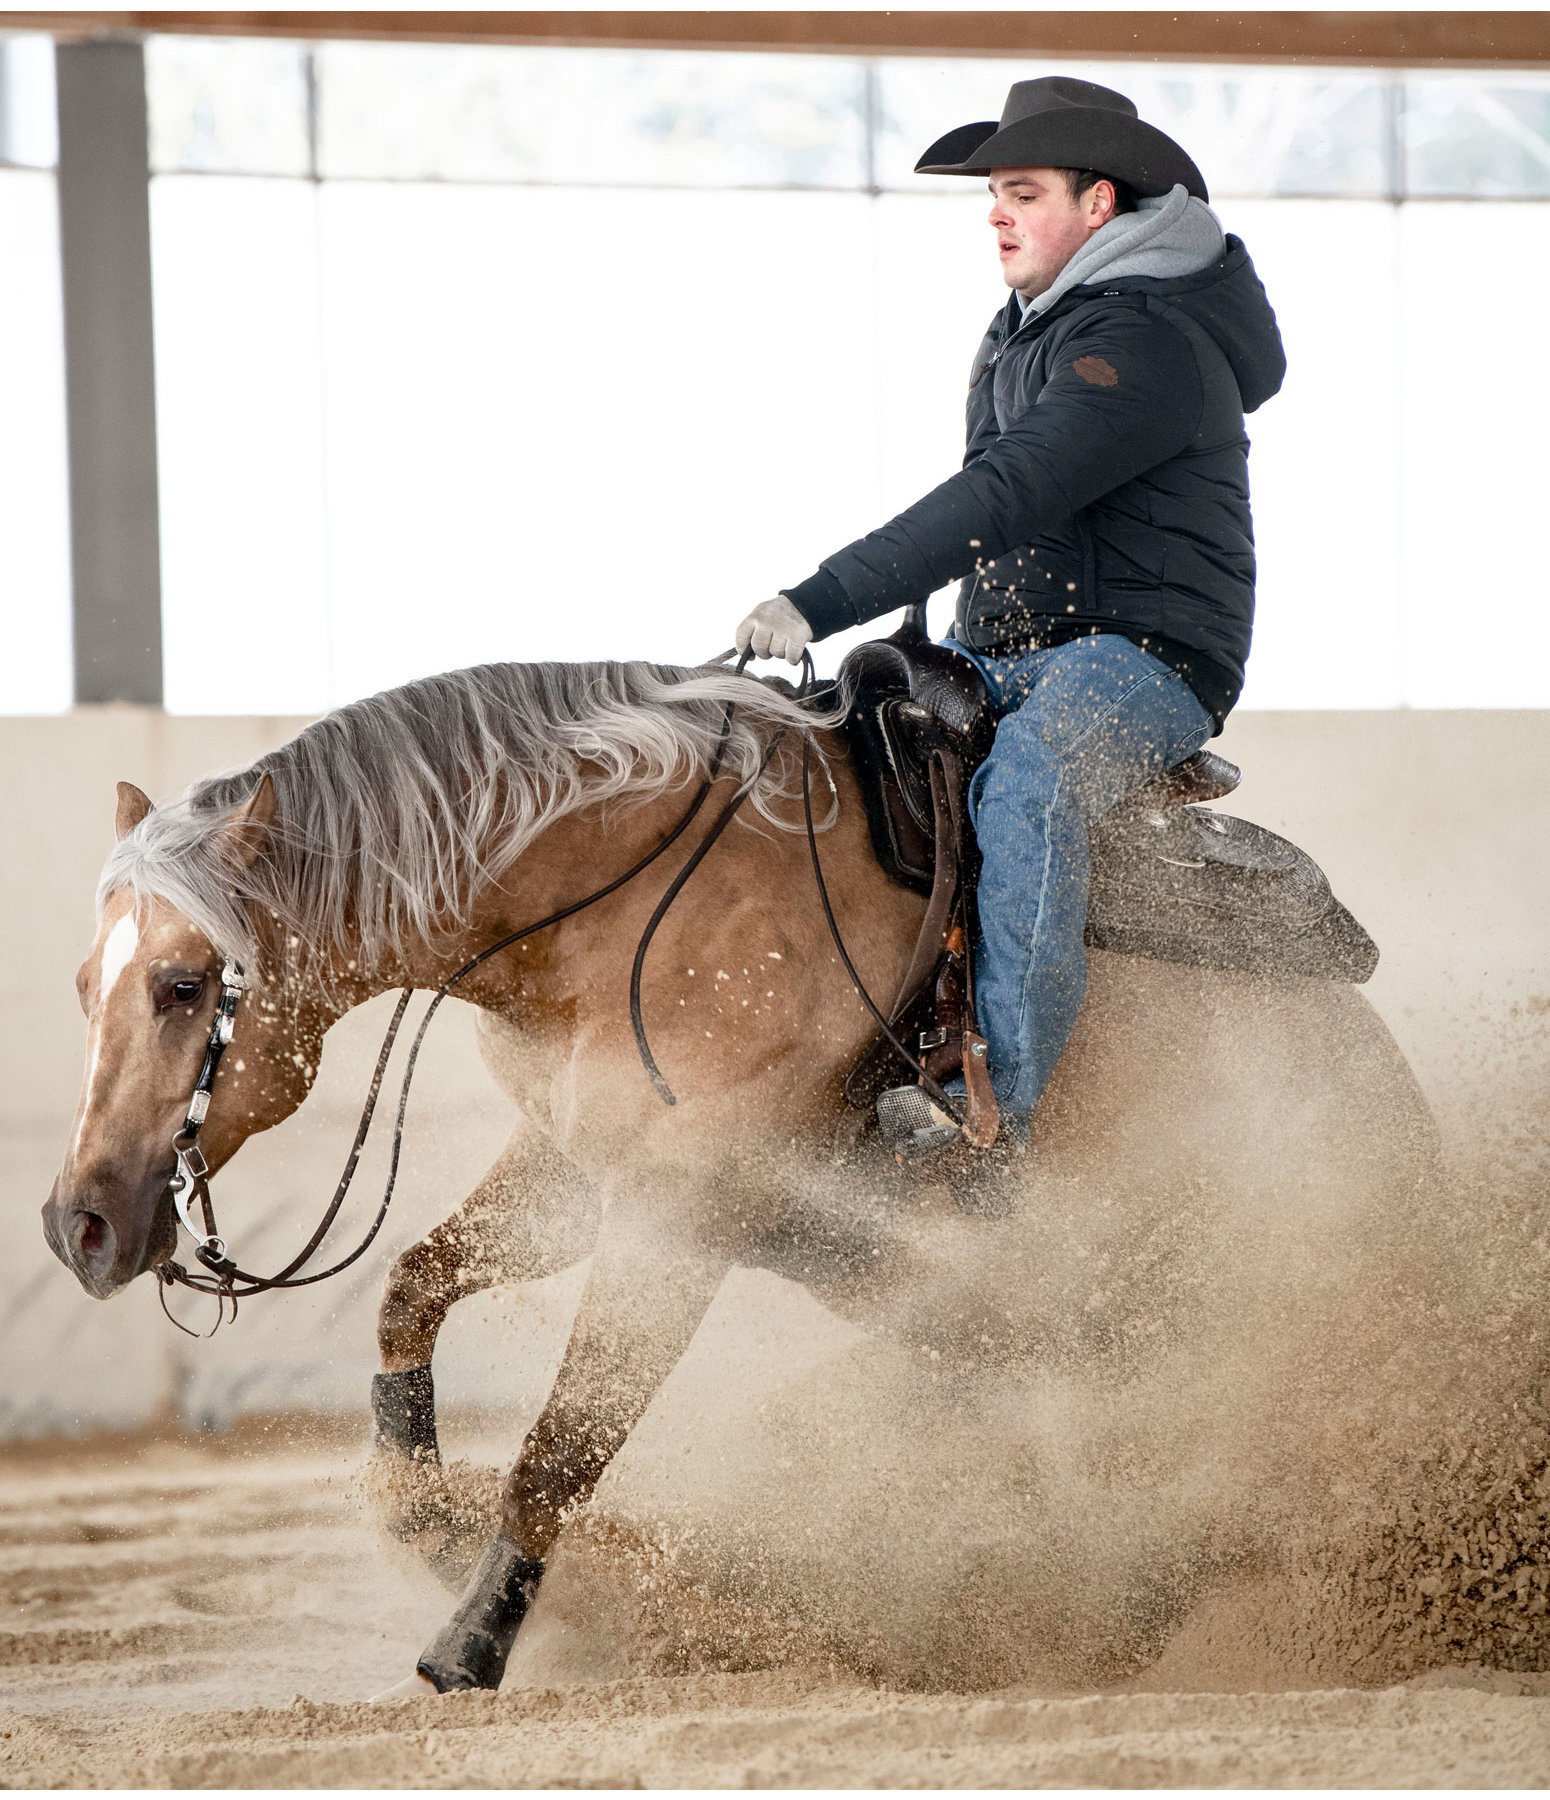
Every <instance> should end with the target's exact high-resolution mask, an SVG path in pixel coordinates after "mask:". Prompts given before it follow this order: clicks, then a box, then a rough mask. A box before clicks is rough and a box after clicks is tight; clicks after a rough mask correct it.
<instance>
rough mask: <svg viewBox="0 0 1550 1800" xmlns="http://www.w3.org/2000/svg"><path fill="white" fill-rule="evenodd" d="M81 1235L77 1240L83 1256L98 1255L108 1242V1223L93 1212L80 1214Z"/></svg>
mask: <svg viewBox="0 0 1550 1800" xmlns="http://www.w3.org/2000/svg"><path fill="white" fill-rule="evenodd" d="M81 1219H82V1224H81V1235H80V1237H79V1239H78V1240H77V1241H78V1243H79V1244H80V1246H81V1254H82V1255H83V1256H88V1257H90V1256H96V1255H98V1254H99V1253H100V1252H101V1250H102V1247H103V1245H104V1244H105V1243H106V1242H107V1241H108V1222H107V1220H106V1219H101V1218H98V1216H97V1214H96V1213H94V1212H89V1213H82V1214H81Z"/></svg>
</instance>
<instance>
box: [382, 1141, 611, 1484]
mask: <svg viewBox="0 0 1550 1800" xmlns="http://www.w3.org/2000/svg"><path fill="white" fill-rule="evenodd" d="M598 1209H599V1203H598V1199H597V1196H596V1194H595V1193H594V1191H593V1190H592V1188H591V1186H590V1184H588V1183H586V1182H584V1181H583V1180H582V1178H581V1176H580V1175H579V1174H578V1172H577V1171H576V1169H575V1167H574V1166H573V1165H572V1164H571V1163H570V1162H569V1161H568V1160H567V1159H566V1158H565V1157H564V1156H562V1155H561V1154H560V1152H559V1151H558V1150H557V1149H556V1148H555V1146H554V1144H553V1143H552V1142H551V1140H550V1139H549V1138H548V1137H547V1136H546V1135H544V1134H543V1133H542V1132H540V1131H537V1130H535V1129H534V1128H533V1127H532V1126H530V1125H528V1124H526V1123H521V1124H519V1125H518V1126H517V1128H516V1130H515V1131H514V1132H513V1133H512V1135H511V1137H510V1139H509V1141H508V1142H507V1145H506V1148H505V1149H504V1150H503V1151H502V1152H501V1154H500V1156H499V1157H498V1158H497V1159H496V1161H495V1162H494V1163H493V1164H492V1165H491V1167H490V1169H489V1170H488V1171H487V1172H486V1174H485V1175H484V1177H483V1179H482V1180H481V1181H480V1183H479V1185H478V1186H477V1187H476V1188H475V1189H474V1191H473V1192H472V1193H471V1194H470V1195H469V1196H468V1198H467V1199H466V1200H465V1201H464V1202H463V1204H462V1205H461V1206H460V1207H459V1208H458V1210H457V1211H456V1212H455V1213H453V1214H452V1216H451V1217H450V1218H449V1219H446V1220H444V1221H443V1223H442V1224H440V1225H438V1226H437V1227H436V1229H435V1230H434V1231H432V1232H430V1233H429V1234H428V1235H427V1236H426V1237H424V1238H422V1239H421V1240H420V1242H419V1243H418V1244H416V1245H414V1246H413V1247H412V1248H411V1249H409V1250H406V1251H405V1252H404V1253H403V1255H402V1256H400V1257H399V1258H398V1260H397V1262H395V1263H394V1264H393V1267H392V1270H391V1271H390V1273H389V1275H388V1279H387V1286H386V1288H385V1289H384V1290H383V1294H382V1305H381V1308H380V1310H379V1311H378V1314H377V1347H378V1350H379V1352H380V1355H381V1360H382V1373H381V1374H380V1375H378V1376H377V1377H376V1378H375V1380H374V1381H373V1382H372V1412H373V1416H374V1418H375V1422H376V1441H377V1446H378V1448H379V1450H383V1451H387V1452H396V1453H398V1454H400V1455H403V1456H409V1457H416V1458H419V1459H420V1460H431V1461H434V1460H435V1459H436V1457H437V1443H436V1406H435V1393H434V1388H433V1385H432V1381H431V1356H432V1353H433V1352H434V1350H435V1347H436V1336H437V1333H438V1332H439V1331H440V1330H441V1327H442V1325H443V1324H444V1323H445V1322H446V1317H447V1314H448V1313H449V1312H450V1311H451V1310H452V1308H453V1307H454V1306H455V1305H456V1304H457V1303H458V1301H459V1300H466V1299H467V1298H468V1297H469V1296H470V1295H471V1294H478V1293H482V1292H483V1291H484V1290H485V1289H486V1288H490V1287H495V1286H497V1285H499V1284H500V1283H502V1282H509V1281H536V1280H539V1279H540V1278H541V1277H543V1276H545V1275H552V1274H555V1273H557V1272H558V1271H559V1270H561V1269H564V1268H568V1267H569V1266H570V1265H571V1264H572V1263H574V1262H578V1261H579V1260H580V1259H581V1258H582V1257H583V1256H585V1255H586V1254H587V1253H588V1251H590V1250H591V1248H592V1245H593V1242H594V1240H595V1238H596V1236H597V1218H598Z"/></svg>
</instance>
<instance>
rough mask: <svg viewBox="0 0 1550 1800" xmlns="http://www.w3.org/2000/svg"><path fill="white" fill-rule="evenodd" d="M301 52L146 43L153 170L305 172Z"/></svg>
mask: <svg viewBox="0 0 1550 1800" xmlns="http://www.w3.org/2000/svg"><path fill="white" fill-rule="evenodd" d="M307 55H308V52H307V49H306V47H305V46H304V45H301V44H290V43H274V42H267V41H264V40H262V39H253V38H214V37H153V38H148V39H147V40H146V45H145V99H146V112H147V115H148V129H149V134H150V157H151V167H152V168H153V169H154V170H156V171H157V173H159V174H174V173H177V172H179V171H181V170H198V171H204V172H209V173H213V174H224V175H306V174H309V173H310V172H311V161H312V158H311V149H310V142H309V138H310V124H309V118H308V111H309V100H310V96H309V92H308V64H307Z"/></svg>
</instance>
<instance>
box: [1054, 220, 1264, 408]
mask: <svg viewBox="0 0 1550 1800" xmlns="http://www.w3.org/2000/svg"><path fill="white" fill-rule="evenodd" d="M1100 282H1101V283H1102V284H1103V286H1104V287H1105V288H1109V287H1110V286H1112V287H1113V288H1114V289H1116V290H1117V291H1118V292H1120V293H1127V292H1131V291H1133V290H1142V291H1144V292H1146V293H1148V294H1154V295H1156V297H1157V298H1158V299H1159V300H1166V301H1168V302H1169V303H1170V304H1171V305H1174V306H1177V307H1179V308H1180V309H1181V310H1182V311H1184V312H1187V313H1188V314H1189V316H1190V317H1191V318H1192V319H1193V320H1194V321H1195V323H1196V324H1197V325H1199V326H1200V327H1201V328H1202V329H1203V330H1205V331H1207V332H1209V333H1210V335H1211V337H1212V339H1213V340H1214V341H1215V343H1216V345H1217V347H1218V348H1219V349H1220V350H1221V352H1222V354H1223V355H1224V356H1225V357H1226V358H1227V361H1228V363H1229V365H1230V366H1231V368H1232V372H1233V377H1234V379H1235V380H1236V381H1237V383H1238V392H1239V394H1240V396H1241V397H1242V400H1243V410H1244V411H1245V412H1246V413H1251V412H1253V411H1255V409H1256V408H1258V407H1260V406H1263V405H1264V403H1265V402H1266V401H1267V400H1268V399H1269V398H1270V397H1271V395H1272V394H1275V393H1278V392H1279V391H1280V388H1281V383H1282V380H1283V379H1284V378H1285V375H1286V352H1285V351H1284V350H1283V349H1282V347H1281V332H1280V328H1279V327H1278V326H1277V324H1276V316H1275V313H1274V311H1273V310H1272V308H1271V305H1270V301H1269V299H1268V298H1267V297H1266V294H1265V289H1264V286H1263V284H1262V283H1261V281H1260V279H1259V276H1258V275H1257V274H1256V273H1255V271H1254V264H1253V263H1252V262H1251V261H1250V260H1249V253H1248V251H1247V250H1245V249H1244V247H1243V244H1242V242H1241V241H1240V240H1239V239H1238V238H1235V237H1229V236H1226V235H1225V234H1224V233H1223V231H1222V227H1221V223H1220V221H1219V220H1218V219H1217V216H1216V214H1215V213H1214V212H1212V210H1211V209H1210V207H1209V206H1207V205H1206V204H1205V202H1204V201H1203V200H1196V199H1194V198H1192V197H1191V196H1190V194H1189V193H1188V192H1187V191H1186V190H1185V189H1184V188H1183V187H1175V188H1174V190H1173V192H1172V193H1170V194H1164V195H1163V196H1162V197H1161V198H1160V199H1156V200H1143V201H1141V202H1140V204H1139V207H1138V209H1137V210H1136V211H1135V212H1133V213H1121V214H1120V216H1119V217H1118V218H1117V219H1110V220H1109V222H1108V224H1107V225H1104V226H1103V227H1102V228H1101V229H1099V230H1098V231H1095V232H1094V233H1093V235H1092V237H1091V238H1090V239H1089V240H1088V242H1087V243H1085V244H1084V245H1083V246H1082V248H1081V249H1080V250H1078V251H1077V253H1076V255H1075V256H1073V257H1072V258H1071V260H1070V262H1068V263H1067V264H1066V266H1065V268H1063V269H1062V270H1061V271H1060V274H1059V275H1058V276H1057V277H1056V279H1055V282H1054V284H1053V285H1052V286H1051V287H1050V288H1049V289H1048V290H1047V291H1046V292H1044V293H1042V294H1040V295H1039V296H1038V297H1037V298H1036V299H1034V300H1032V301H1028V302H1024V303H1023V318H1024V319H1025V320H1026V319H1032V318H1034V317H1035V316H1037V315H1038V314H1041V313H1045V312H1048V311H1049V309H1050V308H1051V307H1052V306H1054V305H1056V304H1057V303H1058V302H1059V301H1060V300H1062V299H1064V298H1065V296H1066V295H1067V294H1071V293H1073V292H1074V291H1075V290H1076V289H1078V288H1092V287H1094V286H1096V285H1097V284H1099V283H1100ZM1019 298H1020V296H1019Z"/></svg>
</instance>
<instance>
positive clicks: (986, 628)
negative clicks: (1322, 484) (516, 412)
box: [737, 75, 1286, 1157]
mask: <svg viewBox="0 0 1550 1800" xmlns="http://www.w3.org/2000/svg"><path fill="white" fill-rule="evenodd" d="M916 170H917V172H918V173H920V174H927V175H958V176H979V177H982V178H984V179H987V180H988V182H989V186H990V194H991V202H992V203H991V209H990V226H991V229H992V231H994V233H995V235H996V244H997V250H998V254H999V256H1000V261H1001V269H1002V275H1003V279H1004V280H1005V282H1006V285H1007V286H1008V287H1009V288H1010V289H1011V290H1012V292H1011V294H1010V296H1009V298H1008V301H1007V304H1006V306H1005V307H1004V308H1003V309H1002V310H1001V312H999V313H998V314H997V315H996V317H995V319H994V320H993V321H992V322H991V326H990V329H989V330H988V331H987V333H986V334H985V339H984V342H983V344H982V345H981V347H980V352H979V355H978V356H977V357H976V358H975V362H974V371H973V376H972V378H971V381H970V384H969V398H968V447H967V451H966V453H965V456H964V461H963V467H962V469H961V470H960V471H959V473H957V474H955V475H953V476H952V477H950V478H949V479H948V480H946V481H944V482H943V483H942V484H941V485H940V486H939V487H937V488H934V489H933V490H932V491H931V492H930V493H929V494H927V495H926V496H925V497H924V498H923V499H921V500H918V501H917V502H916V503H915V504H914V505H913V506H910V507H908V508H906V509H905V510H904V511H903V512H901V513H900V514H898V515H897V517H895V518H893V519H891V520H889V521H888V522H887V523H886V524H884V525H881V526H879V527H878V529H877V530H875V531H872V532H870V533H868V534H867V535H866V536H865V537H862V538H859V539H857V540H856V541H855V542H854V543H852V544H849V545H847V546H846V547H845V548H844V549H842V550H839V551H836V552H835V554H834V555H832V556H830V557H827V558H825V560H824V561H823V562H822V563H821V564H820V565H819V567H818V569H817V571H816V572H815V573H814V574H812V575H809V576H808V577H807V578H806V579H805V580H803V581H799V582H797V583H796V584H795V585H793V586H792V587H789V588H785V589H783V590H782V591H781V592H780V594H778V595H777V596H776V597H775V598H774V599H772V600H766V601H764V602H763V603H762V604H761V605H759V606H756V607H755V608H754V610H753V611H752V612H751V613H749V614H748V616H747V617H746V618H745V619H744V620H743V622H742V623H741V625H739V626H738V629H737V645H738V648H739V649H740V650H746V649H751V650H752V652H753V653H754V655H756V656H760V657H770V656H774V657H784V658H785V659H786V660H787V661H789V662H793V663H794V662H797V661H799V660H800V659H801V656H802V652H803V650H804V649H805V648H806V646H807V645H808V644H809V643H812V642H813V641H815V640H817V639H821V638H825V637H828V636H830V635H831V634H832V633H834V632H836V631H842V630H844V629H846V628H847V627H849V626H854V625H859V624H862V623H864V622H865V621H866V620H868V619H875V618H877V617H879V616H880V615H881V614H883V613H887V612H892V611H894V610H896V609H897V608H899V607H903V606H908V605H911V604H914V603H915V602H918V601H921V600H924V599H925V597H926V596H927V595H928V594H931V593H933V592H935V591H936V590H937V589H938V588H941V587H942V586H944V585H945V584H946V583H948V582H949V581H952V580H958V581H959V582H960V586H959V590H958V601H957V612H956V617H955V620H954V624H953V629H952V633H951V635H950V637H949V638H948V640H947V642H948V643H949V644H950V645H951V646H952V647H953V648H954V649H955V650H957V651H959V652H960V653H961V654H962V655H964V656H966V657H968V658H969V659H970V660H971V661H972V662H973V663H974V664H975V665H976V667H977V668H978V669H979V670H980V672H981V674H982V675H983V676H984V678H985V681H986V684H987V686H988V688H989V690H990V694H991V697H992V702H993V706H994V710H995V714H996V717H997V721H998V723H997V728H996V735H995V742H994V745H993V747H992V749H991V752H990V754H989V756H988V757H987V759H986V761H985V762H984V764H983V765H982V766H981V767H980V769H979V770H978V771H977V773H976V774H975V776H974V779H973V782H972V784H971V787H970V792H969V810H970V816H971V819H972V821H973V825H974V830H975V834H976V838H977V840H978V844H979V849H980V854H981V859H982V869H981V875H980V883H979V919H980V926H979V941H978V942H977V943H976V945H975V946H974V957H975V965H974V966H975V986H976V990H977V998H978V1005H979V1023H980V1029H981V1030H982V1032H983V1033H984V1035H985V1037H986V1038H987V1039H988V1040H989V1046H990V1051H989V1054H990V1073H991V1081H992V1085H993V1087H994V1089H995V1094H996V1099H997V1101H998V1103H999V1106H1000V1109H1001V1114H1002V1121H1003V1128H1004V1129H1003V1138H1009V1139H1010V1142H1011V1145H1012V1146H1013V1147H1016V1146H1018V1145H1026V1143H1027V1140H1028V1122H1029V1118H1030V1115H1031V1114H1032V1111H1033V1109H1034V1106H1035V1105H1036V1103H1037V1102H1038V1099H1039V1096H1040V1094H1041V1093H1042V1092H1043V1090H1044V1087H1045V1084H1046V1083H1047V1081H1048V1080H1049V1077H1050V1075H1051V1073H1052V1072H1053V1070H1054V1067H1055V1064H1056V1063H1057V1061H1058V1060H1059V1058H1060V1055H1061V1052H1062V1050H1063V1049H1064V1048H1065V1044H1066V1040H1067V1039H1068V1037H1069V1036H1070V1033H1071V1029H1072V1026H1073V1025H1074V1024H1075V1021H1076V1016H1077V1012H1078V1010H1079V1009H1080V1006H1081V1002H1082V996H1083V992H1084V989H1085V985H1086V954H1085V951H1084V948H1083V935H1082V934H1083V927H1084V924H1085V921H1086V914H1087V892H1088V849H1087V830H1088V826H1089V825H1090V824H1091V823H1092V822H1093V821H1094V820H1095V819H1097V818H1098V817H1100V816H1101V815H1102V814H1103V813H1104V812H1106V811H1107V810H1108V809H1109V808H1110V807H1112V806H1114V805H1115V804H1116V803H1117V802H1119V801H1120V800H1122V799H1124V798H1125V797H1126V796H1127V795H1128V794H1130V793H1133V792H1134V791H1135V790H1136V789H1137V788H1139V787H1141V786H1142V785H1143V784H1144V783H1145V782H1147V781H1149V780H1151V779H1152V778H1153V777H1155V776H1156V775H1158V774H1160V773H1161V772H1162V771H1163V770H1164V769H1166V768H1170V767H1172V766H1173V765H1174V764H1175V763H1178V762H1181V761H1182V760H1183V759H1184V758H1185V757H1187V756H1190V755H1192V754H1193V753H1194V752H1195V751H1196V750H1198V749H1200V748H1201V747H1202V746H1203V745H1204V744H1205V743H1206V741H1207V740H1208V739H1209V738H1210V737H1212V736H1214V735H1215V734H1216V733H1217V732H1219V731H1220V730H1221V728H1222V723H1223V721H1224V720H1225V718H1226V717H1227V714H1228V712H1229V711H1230V710H1231V708H1232V706H1233V704H1234V702H1235V701H1236V700H1237V699H1238V696H1239V694H1240V692H1241V691H1242V685H1243V672H1244V664H1245V661H1246V659H1247V656H1248V651H1249V639H1250V632H1251V627H1252V623H1253V612H1254V542H1253V528H1252V524H1251V520H1250V513H1249V485H1248V448H1249V445H1248V438H1247V436H1246V435H1245V433H1244V425H1243V415H1244V414H1245V413H1246V412H1252V411H1253V410H1254V409H1255V408H1256V407H1258V406H1259V405H1260V404H1262V402H1264V401H1265V400H1267V399H1269V398H1270V396H1271V395H1272V394H1274V393H1275V392H1276V391H1277V390H1278V389H1279V387H1280V385H1281V379H1282V376H1283V374H1284V372H1285V367H1286V364H1285V357H1284V355H1283V353H1282V349H1281V339H1280V334H1279V332H1278V330H1277V328H1276V321H1275V315H1274V313H1273V312H1272V311H1271V308H1270V304H1269V302H1268V301H1267V299H1266V297H1265V292H1264V289H1263V288H1262V287H1261V285H1260V282H1259V279H1258V277H1257V276H1256V274H1255V272H1254V266H1253V264H1252V263H1251V262H1250V260H1249V257H1248V253H1247V251H1246V250H1245V249H1244V247H1243V245H1242V243H1241V242H1240V241H1239V240H1238V239H1237V238H1235V237H1228V236H1226V235H1224V233H1223V231H1222V228H1221V225H1220V224H1219V222H1218V220H1217V218H1216V216H1215V214H1214V213H1213V212H1212V211H1211V210H1210V208H1209V207H1208V206H1207V204H1206V201H1207V198H1208V195H1207V192H1206V184H1205V182H1204V180H1203V179H1202V177H1201V174H1200V171H1199V170H1198V169H1197V168H1196V167H1195V164H1194V163H1193V162H1192V161H1191V160H1190V158H1189V157H1188V156H1187V155H1186V154H1185V152H1184V151H1183V150H1182V149H1181V148H1180V146H1179V145H1178V144H1176V143H1175V142H1174V141H1173V140H1172V139H1171V138H1169V137H1167V136H1165V135H1164V134H1163V133H1162V132H1161V131H1159V130H1158V129H1157V128H1156V127H1155V126H1152V125H1148V124H1146V123H1145V122H1144V121H1143V120H1142V119H1141V118H1140V117H1139V116H1138V113H1137V110H1136V107H1135V105H1134V104H1133V102H1131V101H1130V100H1128V99H1126V97H1125V96H1124V95H1123V94H1119V93H1116V92H1114V91H1113V90H1112V89H1110V88H1105V87H1100V86H1098V85H1096V84H1095V83H1093V82H1088V81H1079V80H1076V79H1074V78H1072V77H1069V76H1063V75H1057V76H1045V77H1041V78H1040V79H1038V80H1033V81H1020V82H1017V83H1016V84H1015V85H1014V86H1013V87H1012V89H1011V91H1010V93H1009V94H1008V96H1007V102H1006V107H1005V109H1004V111H1003V112H1002V115H1001V118H1000V121H999V122H990V121H985V122H980V123H977V124H972V125H964V126H960V127H959V128H958V129H957V130H955V131H950V132H948V133H947V135H946V136H945V137H943V138H940V139H938V140H937V142H936V143H934V144H932V145H931V147H930V148H929V149H928V150H927V151H926V152H925V154H924V155H923V156H922V157H921V159H920V161H919V162H918V163H917V164H916ZM952 1091H953V1089H952V1088H949V1092H952ZM956 1091H957V1092H959V1093H961V1092H962V1091H963V1085H962V1082H961V1081H960V1082H959V1083H958V1084H957V1090H956ZM878 1123H879V1126H880V1129H881V1131H882V1133H883V1136H884V1138H885V1140H886V1141H887V1142H889V1143H890V1144H891V1145H892V1146H893V1147H894V1148H895V1149H896V1150H897V1151H898V1152H899V1153H900V1154H901V1155H903V1156H906V1157H919V1156H930V1155H933V1154H934V1153H936V1152H938V1151H940V1150H942V1149H943V1148H945V1147H946V1146H947V1145H949V1144H953V1143H956V1142H959V1141H961V1138H960V1132H959V1129H958V1126H957V1125H956V1124H955V1123H954V1121H953V1120H952V1119H951V1117H950V1116H949V1115H948V1114H947V1113H945V1112H944V1111H942V1110H941V1109H940V1108H939V1107H937V1106H936V1105H935V1104H934V1103H932V1102H931V1101H930V1100H929V1099H928V1098H927V1096H926V1094H925V1091H924V1090H923V1089H922V1088H919V1087H904V1088H896V1089H893V1090H890V1092H889V1093H887V1094H885V1095H884V1096H883V1097H882V1099H881V1100H880V1101H879V1103H878Z"/></svg>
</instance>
